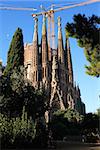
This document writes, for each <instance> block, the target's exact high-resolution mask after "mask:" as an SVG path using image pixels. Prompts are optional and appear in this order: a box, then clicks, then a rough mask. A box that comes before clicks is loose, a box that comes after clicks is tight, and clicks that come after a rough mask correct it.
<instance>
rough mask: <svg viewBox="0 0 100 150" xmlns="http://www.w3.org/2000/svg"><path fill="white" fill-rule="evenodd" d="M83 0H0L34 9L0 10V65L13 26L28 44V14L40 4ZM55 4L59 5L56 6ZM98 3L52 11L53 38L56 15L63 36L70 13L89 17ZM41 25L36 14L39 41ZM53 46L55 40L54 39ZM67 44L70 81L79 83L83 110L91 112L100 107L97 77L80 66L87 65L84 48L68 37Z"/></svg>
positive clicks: (31, 24) (2, 3)
mask: <svg viewBox="0 0 100 150" xmlns="http://www.w3.org/2000/svg"><path fill="white" fill-rule="evenodd" d="M82 1H85V0H70V1H69V0H66V1H64V0H41V1H40V0H24V1H22V0H10V1H9V0H3V1H1V0H0V6H12V7H33V8H36V9H37V11H34V12H32V11H12V10H0V58H1V59H2V60H3V64H6V60H7V51H8V48H9V45H10V42H11V39H12V36H13V34H14V32H15V30H16V29H17V27H20V28H22V30H23V35H24V43H31V42H32V37H33V31H34V20H33V18H32V17H31V14H32V13H37V12H40V11H41V9H40V5H41V4H42V5H43V6H44V7H45V8H47V7H49V6H50V5H51V4H56V7H54V8H58V7H57V6H58V4H60V5H61V6H63V5H64V4H65V5H67V4H68V2H82ZM60 5H59V6H60ZM99 8H100V3H93V4H90V5H87V6H81V7H76V8H72V9H68V10H64V11H60V12H57V13H55V33H56V39H57V17H58V16H61V18H62V30H63V38H64V40H65V37H64V33H65V25H66V23H67V22H72V21H73V15H74V14H78V13H81V14H85V15H86V16H91V15H92V14H95V15H98V16H99V15H100V11H99ZM41 27H42V17H39V37H40V38H39V40H40V41H41ZM56 46H57V40H56ZM70 46H71V53H72V61H73V70H74V80H75V81H76V83H77V84H79V87H80V90H81V97H82V100H83V102H84V103H85V104H86V111H87V112H95V111H96V109H97V108H99V107H100V98H99V95H100V87H99V85H100V79H98V78H96V77H91V76H88V75H86V73H85V68H84V65H85V64H88V62H87V61H86V58H85V56H84V50H83V49H82V48H80V47H78V45H77V42H76V40H75V39H72V38H70Z"/></svg>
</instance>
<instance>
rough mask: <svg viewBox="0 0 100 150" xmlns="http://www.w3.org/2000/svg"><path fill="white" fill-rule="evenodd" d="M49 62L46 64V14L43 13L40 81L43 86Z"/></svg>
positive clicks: (46, 79) (46, 82) (47, 78)
mask: <svg viewBox="0 0 100 150" xmlns="http://www.w3.org/2000/svg"><path fill="white" fill-rule="evenodd" d="M48 71H49V64H48V43H47V31H46V16H45V15H43V24H42V81H43V84H44V85H45V87H46V88H47V87H48V80H49V74H48Z"/></svg>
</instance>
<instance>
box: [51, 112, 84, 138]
mask: <svg viewBox="0 0 100 150" xmlns="http://www.w3.org/2000/svg"><path fill="white" fill-rule="evenodd" d="M82 120H83V116H81V115H80V114H79V113H78V112H77V111H76V110H73V109H66V110H58V111H56V112H54V114H53V118H52V121H51V129H52V133H53V137H54V139H60V140H62V139H63V138H64V137H65V136H67V135H71V136H72V135H79V134H80V133H81V130H80V127H81V122H82ZM59 131H61V132H59Z"/></svg>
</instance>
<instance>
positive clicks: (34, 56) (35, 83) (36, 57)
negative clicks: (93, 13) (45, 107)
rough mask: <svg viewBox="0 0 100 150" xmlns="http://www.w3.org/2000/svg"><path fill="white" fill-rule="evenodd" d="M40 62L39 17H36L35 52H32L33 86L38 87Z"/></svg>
mask: <svg viewBox="0 0 100 150" xmlns="http://www.w3.org/2000/svg"><path fill="white" fill-rule="evenodd" d="M38 63H39V45H38V19H37V18H35V24H34V35H33V54H32V67H33V86H34V87H36V88H38V73H39V71H38V69H39V68H38Z"/></svg>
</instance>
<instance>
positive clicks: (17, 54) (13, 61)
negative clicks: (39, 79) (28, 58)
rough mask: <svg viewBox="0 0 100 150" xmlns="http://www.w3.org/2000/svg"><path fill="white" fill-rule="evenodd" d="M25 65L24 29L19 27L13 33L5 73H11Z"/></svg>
mask: <svg viewBox="0 0 100 150" xmlns="http://www.w3.org/2000/svg"><path fill="white" fill-rule="evenodd" d="M23 65H24V44H23V34H22V30H21V29H20V28H18V29H17V30H16V32H15V33H14V35H13V38H12V41H11V44H10V47H9V51H8V58H7V66H6V68H5V70H4V74H5V75H9V74H11V72H12V70H13V69H16V68H17V69H18V68H19V67H20V66H23Z"/></svg>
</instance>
